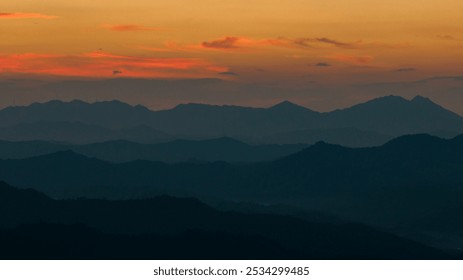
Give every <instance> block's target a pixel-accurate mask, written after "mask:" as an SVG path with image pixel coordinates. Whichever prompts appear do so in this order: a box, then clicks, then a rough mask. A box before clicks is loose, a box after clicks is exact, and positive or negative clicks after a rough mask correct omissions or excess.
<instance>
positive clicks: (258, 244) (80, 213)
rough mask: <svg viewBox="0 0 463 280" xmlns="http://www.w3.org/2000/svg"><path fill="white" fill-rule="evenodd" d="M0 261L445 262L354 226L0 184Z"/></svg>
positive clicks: (436, 254)
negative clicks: (64, 196) (54, 195)
mask: <svg viewBox="0 0 463 280" xmlns="http://www.w3.org/2000/svg"><path fill="white" fill-rule="evenodd" d="M0 201H1V203H0V208H1V212H2V213H3V214H2V216H0V228H2V229H1V230H0V244H1V248H2V250H1V251H0V258H1V259H299V258H302V259H447V258H451V257H452V256H451V255H447V254H444V253H442V252H440V251H438V250H436V249H433V248H430V247H427V246H424V245H421V244H419V243H416V242H413V241H410V240H407V239H404V238H400V237H397V236H395V235H392V234H389V233H385V232H381V231H378V230H376V229H373V228H370V227H367V226H363V225H357V224H345V225H330V224H314V223H309V222H306V221H303V220H300V219H297V218H292V217H289V216H278V215H264V214H261V215H255V214H254V215H253V214H240V213H234V212H222V211H217V210H215V209H213V208H211V207H209V206H207V205H205V204H203V203H201V202H199V201H198V200H195V199H179V198H172V197H165V196H164V197H157V198H153V199H147V200H127V201H106V200H61V201H60V200H52V199H50V198H48V197H46V196H45V195H43V194H40V193H38V192H36V191H33V190H18V189H15V188H12V187H10V186H8V185H6V184H4V183H1V184H0Z"/></svg>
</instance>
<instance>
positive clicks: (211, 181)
mask: <svg viewBox="0 0 463 280" xmlns="http://www.w3.org/2000/svg"><path fill="white" fill-rule="evenodd" d="M462 139H463V136H462V137H457V138H454V139H451V140H444V139H439V138H437V137H432V136H429V135H412V136H404V137H400V138H397V139H394V140H392V141H390V142H388V143H387V144H385V145H383V146H381V147H374V148H357V149H353V148H345V147H342V146H337V145H331V144H326V143H323V142H320V143H317V144H315V145H313V146H311V147H309V148H307V149H304V150H303V151H301V152H299V153H296V154H293V155H290V156H287V157H284V158H281V159H278V160H276V161H273V162H264V163H253V164H250V163H248V164H229V163H224V162H215V163H198V162H190V163H179V164H164V163H160V162H150V161H134V162H127V163H120V164H112V163H109V162H104V161H101V160H98V159H94V158H87V157H85V156H82V155H78V154H75V153H73V152H69V151H68V152H60V153H56V154H50V155H45V156H39V157H34V158H28V159H22V160H0V179H2V180H5V181H7V182H9V183H11V184H13V185H15V186H18V187H23V188H24V187H33V188H36V189H38V190H42V191H44V192H45V193H47V194H49V195H52V196H53V197H80V196H86V197H107V198H138V197H149V196H152V195H155V194H175V195H181V196H185V195H187V196H197V197H202V198H208V199H212V200H214V199H215V200H224V199H225V200H234V201H250V202H256V203H267V204H268V203H271V204H280V203H283V204H288V203H289V204H291V205H294V206H296V207H303V208H304V207H307V208H310V209H315V210H319V211H322V212H330V213H333V214H334V215H337V216H340V217H342V218H346V219H348V220H354V221H360V222H363V223H369V224H373V225H375V226H381V227H386V228H389V229H398V231H397V232H400V233H402V232H406V233H407V234H408V233H409V232H414V233H416V232H421V231H422V229H421V228H420V224H421V223H418V221H419V220H422V219H424V218H425V217H427V216H429V215H431V214H432V213H440V212H442V213H444V212H445V211H447V210H449V211H450V210H451V209H453V208H455V207H457V206H458V205H460V204H461V203H462V201H461V197H463V188H462V186H463V157H462V156H461V155H462V154H463V140H462ZM462 214H463V213H462ZM415 222H416V223H415ZM399 229H403V230H399ZM405 229H406V230H405ZM437 230H438V229H437ZM442 230H443V229H442ZM439 234H442V235H444V234H451V232H442V231H441V232H440V233H439ZM459 242H461V243H463V240H460V241H459ZM433 244H434V243H433ZM436 244H437V243H436ZM455 244H456V243H454V245H455ZM438 245H441V244H438ZM460 245H461V244H460V243H458V246H460ZM455 246H456V245H455Z"/></svg>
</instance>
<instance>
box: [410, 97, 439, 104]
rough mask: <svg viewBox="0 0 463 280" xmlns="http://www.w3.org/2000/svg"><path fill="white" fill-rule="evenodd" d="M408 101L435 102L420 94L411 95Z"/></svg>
mask: <svg viewBox="0 0 463 280" xmlns="http://www.w3.org/2000/svg"><path fill="white" fill-rule="evenodd" d="M410 102H413V103H419V104H435V103H434V102H432V101H431V99H429V98H427V97H424V96H421V95H417V96H415V97H413V99H412V100H410Z"/></svg>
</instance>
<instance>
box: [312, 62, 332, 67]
mask: <svg viewBox="0 0 463 280" xmlns="http://www.w3.org/2000/svg"><path fill="white" fill-rule="evenodd" d="M314 66H316V67H330V66H331V64H329V63H326V62H319V63H316V64H315V65H314Z"/></svg>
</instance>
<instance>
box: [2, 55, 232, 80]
mask: <svg viewBox="0 0 463 280" xmlns="http://www.w3.org/2000/svg"><path fill="white" fill-rule="evenodd" d="M0 65H2V67H1V68H0V73H28V74H43V75H59V76H75V77H111V76H115V75H117V76H124V77H140V78H158V77H162V78H177V77H182V78H183V77H184V78H187V77H207V76H213V75H215V74H217V73H220V72H226V71H229V70H228V68H227V67H223V66H220V65H215V64H213V63H211V62H209V61H207V60H204V59H201V58H181V57H179V58H155V57H138V56H126V55H117V54H111V53H105V52H91V53H84V54H79V55H59V54H34V53H26V54H15V55H3V56H0Z"/></svg>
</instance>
